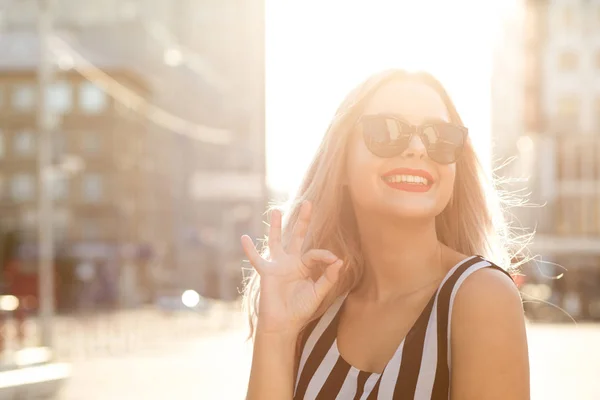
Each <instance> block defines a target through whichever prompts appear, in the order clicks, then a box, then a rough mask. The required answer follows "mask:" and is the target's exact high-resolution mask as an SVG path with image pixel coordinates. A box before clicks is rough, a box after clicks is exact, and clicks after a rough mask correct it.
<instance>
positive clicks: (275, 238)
mask: <svg viewBox="0 0 600 400" xmlns="http://www.w3.org/2000/svg"><path fill="white" fill-rule="evenodd" d="M267 243H268V245H269V251H270V253H271V255H273V254H276V253H279V252H283V248H282V247H281V211H279V210H273V211H271V221H270V224H269V239H268V242H267Z"/></svg>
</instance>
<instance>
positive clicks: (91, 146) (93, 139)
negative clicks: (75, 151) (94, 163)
mask: <svg viewBox="0 0 600 400" xmlns="http://www.w3.org/2000/svg"><path fill="white" fill-rule="evenodd" d="M101 147H102V141H101V140H100V135H99V134H98V132H83V134H82V137H81V148H82V150H83V151H84V152H85V153H88V154H95V153H98V152H99V151H100V148H101Z"/></svg>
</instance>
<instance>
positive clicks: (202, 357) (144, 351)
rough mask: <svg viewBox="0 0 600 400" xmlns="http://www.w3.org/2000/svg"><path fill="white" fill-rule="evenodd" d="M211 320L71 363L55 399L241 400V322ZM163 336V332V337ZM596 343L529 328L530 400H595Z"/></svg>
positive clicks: (575, 328) (588, 329) (599, 328)
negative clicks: (170, 336)
mask: <svg viewBox="0 0 600 400" xmlns="http://www.w3.org/2000/svg"><path fill="white" fill-rule="evenodd" d="M132 318H133V317H132ZM211 318H214V319H215V321H213V323H212V326H213V327H215V330H212V331H210V333H205V334H201V333H197V332H187V334H186V335H184V336H180V337H179V339H176V340H172V341H167V340H165V339H166V338H165V337H163V338H162V339H160V340H155V341H154V343H155V344H156V343H161V345H160V346H152V347H147V348H144V346H143V345H142V344H141V343H138V345H137V347H136V348H135V349H129V351H122V353H121V354H116V352H112V354H109V355H103V354H102V353H96V354H95V355H90V356H88V357H77V358H74V359H73V364H72V368H73V371H72V377H71V379H70V380H69V381H68V382H67V384H66V385H65V387H64V389H63V390H62V392H61V395H60V396H59V398H58V399H59V400H81V399H86V400H96V399H98V400H100V399H102V400H105V399H144V400H153V399H157V400H158V399H161V400H162V399H166V398H173V399H186V398H190V397H193V398H195V399H208V400H213V399H215V400H222V399H242V398H243V397H244V394H245V389H246V382H247V379H248V373H249V368H250V357H251V348H250V346H249V344H248V343H246V342H245V334H246V331H245V330H244V328H243V317H242V316H241V315H240V314H239V313H231V314H229V315H226V313H223V314H222V315H220V316H219V315H217V313H214V314H213V315H212V317H211ZM223 321H227V322H223ZM191 325H192V324H189V325H188V328H191ZM208 325H210V324H209V323H207V322H206V321H205V323H204V326H208ZM196 326H200V324H197V325H196ZM217 326H220V327H221V328H220V329H217V328H216V327H217ZM156 329H160V327H159V326H151V325H145V326H144V327H143V329H142V328H141V327H138V329H137V331H138V332H145V333H144V335H143V336H144V337H145V338H146V339H145V340H149V339H150V338H151V337H152V335H153V334H154V333H156V332H157V331H156ZM168 329H169V328H168V327H164V326H163V327H162V332H166V331H167V330H168ZM173 332H174V331H173ZM159 335H160V333H159ZM598 337H600V325H598V324H579V325H574V324H563V325H552V324H530V325H529V346H530V359H531V380H532V390H531V393H532V397H531V398H532V399H533V400H553V399H557V400H558V399H577V400H588V399H589V400H593V399H599V398H600V383H599V382H598V376H600V343H599V342H598V340H597V339H598ZM65 338H66V337H65Z"/></svg>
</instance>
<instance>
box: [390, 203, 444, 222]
mask: <svg viewBox="0 0 600 400" xmlns="http://www.w3.org/2000/svg"><path fill="white" fill-rule="evenodd" d="M386 208H387V210H386V214H389V215H390V216H391V217H394V218H400V219H418V220H428V219H435V217H436V216H437V215H438V214H439V212H438V210H437V207H436V208H432V207H426V206H423V205H421V206H419V205H412V204H411V205H408V204H407V205H395V206H394V207H389V208H388V207H386Z"/></svg>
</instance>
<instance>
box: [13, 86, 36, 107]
mask: <svg viewBox="0 0 600 400" xmlns="http://www.w3.org/2000/svg"><path fill="white" fill-rule="evenodd" d="M35 97H36V96H35V87H34V86H33V84H32V83H17V84H15V85H14V86H13V87H12V96H11V105H12V108H13V109H14V110H17V111H31V110H33V108H34V107H35Z"/></svg>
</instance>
